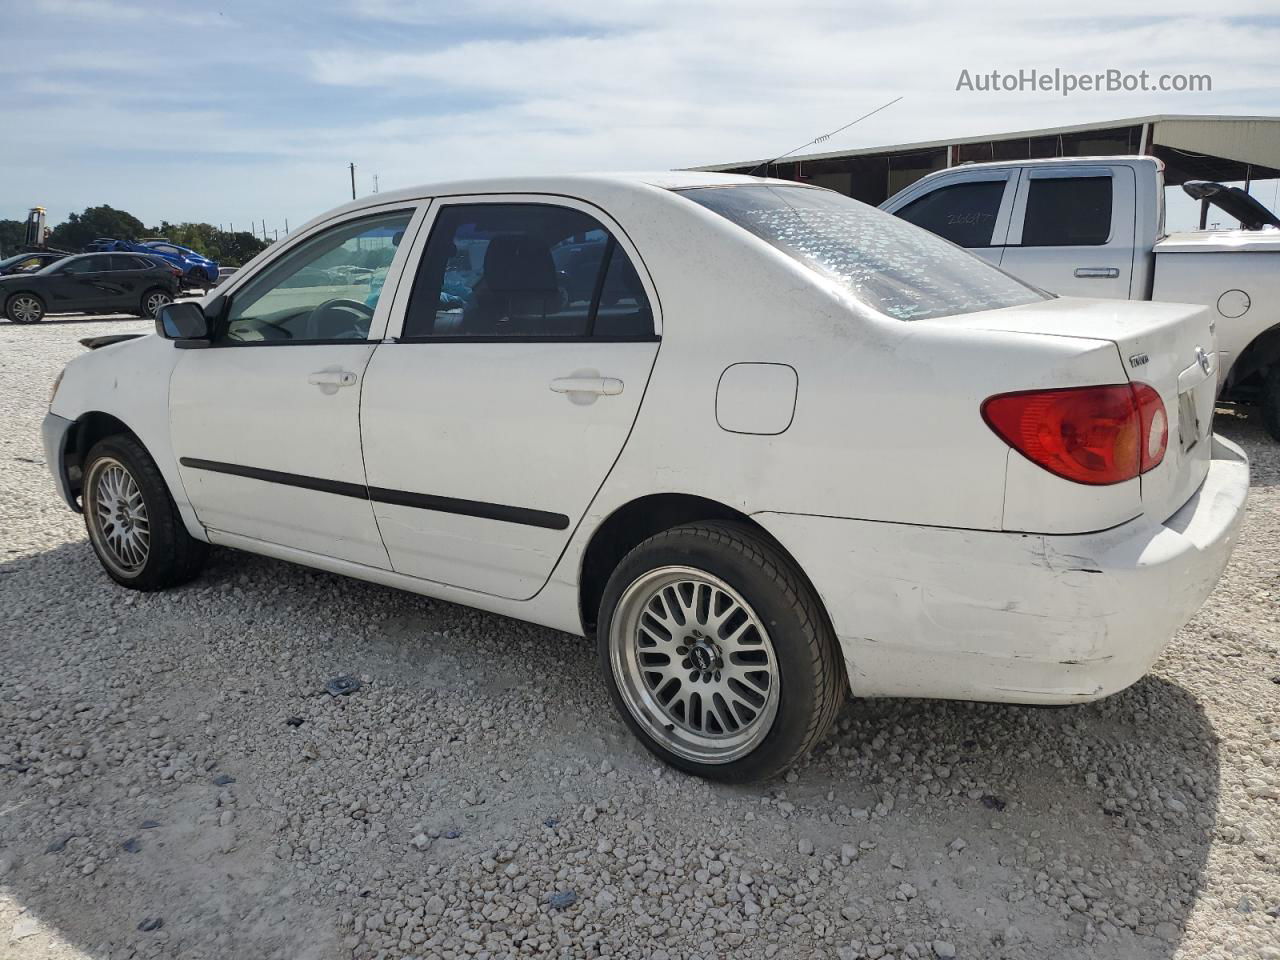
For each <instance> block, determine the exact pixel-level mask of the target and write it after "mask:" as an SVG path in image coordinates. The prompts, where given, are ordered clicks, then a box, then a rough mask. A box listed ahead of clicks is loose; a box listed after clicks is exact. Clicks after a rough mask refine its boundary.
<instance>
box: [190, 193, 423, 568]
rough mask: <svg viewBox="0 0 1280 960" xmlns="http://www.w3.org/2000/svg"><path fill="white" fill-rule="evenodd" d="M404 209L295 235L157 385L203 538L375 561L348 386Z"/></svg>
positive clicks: (356, 372) (396, 250)
mask: <svg viewBox="0 0 1280 960" xmlns="http://www.w3.org/2000/svg"><path fill="white" fill-rule="evenodd" d="M414 215H415V210H413V209H404V208H403V207H399V208H391V209H386V210H383V211H381V212H378V213H373V214H370V213H367V212H366V213H364V214H363V215H362V216H360V217H357V218H348V219H345V220H343V221H341V222H339V223H337V224H334V225H330V226H326V227H324V228H321V229H319V230H318V231H316V232H313V233H312V234H310V235H309V236H307V237H303V238H299V239H298V240H296V241H294V242H293V243H292V244H291V246H290V249H289V250H287V251H285V252H283V253H282V254H281V255H280V256H279V257H277V258H275V259H273V260H271V261H268V262H267V263H266V264H264V265H263V267H262V268H260V269H259V270H258V271H256V273H255V274H254V275H253V276H250V277H247V278H245V280H244V281H243V282H241V283H238V284H236V285H235V286H234V287H233V288H232V289H230V290H229V292H228V295H227V297H226V298H225V305H224V306H223V307H222V308H221V311H220V312H221V316H222V319H221V320H220V322H219V329H218V331H217V333H216V336H215V339H214V342H213V344H212V345H211V346H210V347H208V348H206V349H194V350H187V351H185V352H184V354H183V357H182V359H181V360H180V361H179V363H178V365H177V367H176V368H175V370H174V372H173V377H172V380H171V382H170V388H169V411H170V422H171V428H172V434H173V446H174V450H175V452H176V453H177V454H178V462H179V469H180V471H181V474H182V482H183V486H184V487H185V488H186V492H187V496H188V497H189V498H190V501H191V504H192V507H193V508H194V509H195V512H196V515H197V516H198V517H199V518H200V521H201V523H203V524H205V526H207V527H209V528H210V529H211V530H212V531H215V536H214V539H215V540H216V539H217V537H216V532H217V531H221V532H225V533H231V534H236V535H238V536H242V537H249V538H252V539H254V540H258V541H264V542H266V543H272V544H279V545H281V546H285V547H291V548H295V549H298V550H304V551H307V552H308V553H313V554H319V555H321V556H325V557H334V558H338V559H342V560H350V561H352V562H354V563H359V564H364V565H366V566H372V567H381V568H384V569H385V568H386V567H387V566H388V563H387V554H386V551H385V549H384V548H383V546H382V541H381V538H380V537H379V535H378V528H377V524H376V522H375V521H374V517H373V510H372V507H371V505H370V502H369V498H368V492H367V489H366V487H365V478H364V464H363V462H362V460H361V454H360V417H359V410H360V391H361V389H362V382H363V379H364V376H365V370H366V367H367V366H368V363H369V358H370V357H371V356H372V354H373V351H374V344H375V343H376V342H377V341H378V339H379V338H380V337H381V335H382V332H383V330H385V328H386V315H387V308H388V304H387V303H386V302H385V301H384V300H383V298H382V296H381V293H382V290H383V289H384V283H385V282H386V281H387V280H388V279H391V280H392V281H393V283H394V278H395V277H397V276H398V275H399V270H400V268H401V263H402V261H403V259H404V251H403V250H402V249H401V248H400V245H399V244H400V238H401V237H402V236H403V235H404V232H405V230H406V229H407V228H408V227H409V226H410V223H411V221H412V218H413V217H414ZM406 247H407V244H406ZM223 300H224V298H221V297H220V298H218V299H217V300H215V303H220V302H222V301H223ZM211 309H213V305H212V304H211Z"/></svg>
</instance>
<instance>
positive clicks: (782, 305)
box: [556, 191, 1132, 577]
mask: <svg viewBox="0 0 1280 960" xmlns="http://www.w3.org/2000/svg"><path fill="white" fill-rule="evenodd" d="M657 192H660V193H661V192H662V191H657ZM628 206H629V205H628V204H627V203H615V204H611V205H609V206H608V209H609V211H610V213H611V214H613V215H614V216H615V217H616V218H617V220H618V222H619V223H620V224H621V225H622V226H623V227H624V228H625V229H626V230H627V232H628V234H629V236H630V237H631V239H632V241H633V242H634V243H635V245H636V248H637V249H638V251H639V253H640V256H641V257H642V258H643V259H644V261H645V265H646V267H647V268H648V269H649V271H650V273H651V275H652V278H653V281H654V285H655V287H656V289H657V291H658V295H659V296H660V297H661V301H662V311H663V340H662V345H661V348H660V350H659V353H658V358H657V361H656V363H655V366H654V371H653V374H652V377H651V378H650V382H649V386H648V389H647V392H646V396H645V399H644V402H643V404H642V406H641V409H640V414H639V416H638V418H637V421H636V424H635V426H634V428H633V431H632V434H631V437H630V439H629V440H628V442H627V445H626V447H625V448H624V450H623V452H622V455H621V456H620V458H619V460H618V463H617V465H616V466H615V468H614V470H613V471H612V473H611V474H610V475H609V477H608V479H607V480H606V481H605V483H604V485H603V487H602V488H601V490H600V492H599V494H598V495H597V497H596V499H595V501H594V502H593V503H592V505H591V507H590V508H589V510H588V513H587V515H586V517H585V520H584V523H583V524H582V525H581V526H580V528H579V531H578V533H577V534H576V535H575V538H574V541H573V542H572V543H571V545H570V548H569V551H568V554H567V557H568V558H570V559H571V558H573V557H574V556H575V555H577V553H578V552H580V551H581V549H582V548H583V547H584V546H585V543H586V541H587V540H588V539H589V536H590V532H591V531H592V530H593V529H594V528H595V527H596V526H597V525H598V524H599V523H600V522H601V521H602V520H603V519H604V518H605V517H607V516H608V515H609V514H610V513H612V512H613V511H614V510H616V509H617V508H618V507H619V506H621V505H623V504H625V503H627V502H629V501H631V500H633V499H636V498H639V497H642V496H645V495H648V494H653V493H686V494H693V495H697V496H702V497H706V498H708V499H712V500H716V501H718V502H721V503H725V504H727V505H729V506H732V507H734V508H735V509H737V510H739V511H741V512H743V513H746V514H752V513H757V512H764V511H772V512H781V513H801V514H824V515H830V516H839V517H854V518H859V519H867V520H878V521H885V522H892V523H909V524H924V525H935V526H950V527H966V528H977V529H988V530H998V529H1001V526H1002V523H1003V519H1004V517H1003V514H1004V484H1005V470H1006V464H1007V461H1008V457H1009V448H1008V447H1007V446H1006V445H1005V444H1004V443H1003V441H1001V440H1000V439H999V438H998V437H996V436H995V435H994V434H993V433H992V432H991V430H990V429H989V428H988V427H987V426H986V424H985V423H984V422H983V420H982V417H981V414H980V406H981V403H982V401H983V400H984V399H985V398H986V397H988V396H989V395H991V394H992V393H995V392H999V390H1000V389H1002V388H1004V389H1010V390H1016V389H1028V388H1030V387H1035V386H1056V385H1069V384H1075V383H1079V382H1082V378H1084V379H1083V382H1097V368H1098V365H1099V364H1100V363H1105V364H1107V370H1108V371H1110V372H1111V373H1112V374H1113V375H1114V368H1115V366H1116V363H1117V361H1116V356H1115V348H1114V346H1113V345H1111V344H1109V343H1105V344H1100V343H1099V342H1097V341H1092V340H1080V339H1074V338H1068V337H1031V336H1027V335H1025V334H1011V333H1004V332H991V331H980V330H954V329H948V327H947V326H946V325H945V324H935V323H931V322H927V321H926V322H915V323H904V322H901V321H897V320H893V319H890V318H888V317H885V316H882V315H879V314H876V313H874V312H872V311H870V310H867V309H866V308H865V307H862V306H861V305H860V304H858V303H857V302H856V301H854V300H853V299H852V298H851V297H850V296H849V295H848V294H847V293H846V292H845V291H844V289H843V288H841V287H839V286H837V285H836V284H834V283H832V282H828V281H826V280H825V279H823V278H821V277H819V276H818V275H817V274H815V273H814V272H813V271H811V270H809V269H808V268H806V267H804V266H802V265H800V264H799V263H797V262H796V261H794V260H792V259H791V258H789V257H787V256H786V255H784V254H782V253H780V252H779V251H777V250H775V249H774V248H772V247H770V246H768V245H767V244H765V243H764V242H762V241H759V240H757V239H756V238H754V237H753V236H751V235H750V234H748V233H746V232H745V231H743V230H741V229H740V228H738V227H736V226H734V225H733V224H731V223H729V222H728V221H726V220H722V218H720V217H719V216H717V215H716V214H713V213H711V212H710V211H707V210H705V209H704V208H702V207H699V206H697V205H695V204H694V203H692V202H691V201H689V200H687V199H684V198H682V197H679V196H677V195H674V194H670V193H667V194H666V195H665V196H657V197H654V198H651V200H650V201H649V202H645V203H639V202H637V203H635V204H634V206H633V207H631V208H630V209H629V208H628ZM1100 357H1101V358H1105V359H1100ZM751 362H759V363H772V364H786V365H789V366H790V367H792V368H794V369H795V371H796V373H797V381H798V387H797V391H796V400H795V413H794V418H793V419H792V421H791V424H790V426H789V427H788V428H787V429H786V430H785V431H784V432H782V433H779V434H776V435H754V434H742V433H731V432H729V431H727V430H725V429H722V428H721V427H720V425H719V424H718V423H717V419H716V387H717V383H718V382H719V379H720V377H721V375H722V373H723V372H724V370H725V369H726V368H727V367H729V366H730V365H732V364H736V363H751ZM1126 499H1128V498H1126ZM1046 509H1051V507H1046ZM1129 516H1132V511H1129V512H1128V513H1127V514H1126V515H1125V516H1120V517H1117V521H1118V520H1123V519H1127V518H1128V517H1129ZM1104 525H1105V524H1099V526H1104ZM1095 529H1096V527H1095ZM568 571H575V573H574V574H573V575H576V564H574V563H572V562H570V563H564V562H562V563H561V565H560V568H559V569H558V570H557V573H556V577H568V576H570V573H568Z"/></svg>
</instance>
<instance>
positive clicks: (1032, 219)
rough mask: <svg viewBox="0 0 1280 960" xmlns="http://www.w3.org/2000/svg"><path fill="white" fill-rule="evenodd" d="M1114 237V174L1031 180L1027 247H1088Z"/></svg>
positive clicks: (1025, 230)
mask: <svg viewBox="0 0 1280 960" xmlns="http://www.w3.org/2000/svg"><path fill="white" fill-rule="evenodd" d="M1110 236H1111V178H1110V177H1049V178H1043V179H1033V180H1030V181H1028V186H1027V214H1026V218H1025V219H1024V221H1023V226H1022V245H1023V246H1024V247H1088V246H1098V245H1099V244H1103V243H1106V242H1107V240H1108V238H1110Z"/></svg>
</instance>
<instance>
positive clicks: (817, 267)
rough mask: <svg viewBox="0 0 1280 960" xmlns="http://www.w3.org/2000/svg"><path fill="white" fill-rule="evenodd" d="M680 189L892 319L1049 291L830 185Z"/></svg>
mask: <svg viewBox="0 0 1280 960" xmlns="http://www.w3.org/2000/svg"><path fill="white" fill-rule="evenodd" d="M681 193H682V195H683V196H685V197H687V198H688V199H689V200H692V201H694V202H695V203H698V204H700V205H702V206H704V207H706V208H707V209H709V210H713V211H715V212H716V213H718V214H720V215H721V216H723V217H724V218H725V219H727V220H730V221H732V222H733V223H735V224H737V225H738V226H740V227H742V228H743V229H744V230H746V231H748V232H750V233H753V234H755V235H756V236H757V237H759V238H760V239H762V240H764V241H765V242H766V243H769V244H770V245H772V246H774V247H776V248H777V249H779V250H781V251H782V252H783V253H785V254H787V256H789V257H792V258H793V259H795V260H797V261H799V262H800V263H802V264H804V265H805V266H806V267H808V268H810V269H811V270H813V271H815V272H816V273H818V274H821V275H822V276H824V277H828V278H830V279H832V280H834V281H836V282H837V283H839V284H841V285H842V286H844V287H845V288H846V289H848V290H849V292H850V293H852V294H853V295H854V296H855V297H856V298H857V299H858V300H859V301H861V302H862V303H864V304H865V305H866V306H868V307H870V308H871V309H872V310H876V311H878V312H880V313H883V314H886V315H887V316H890V317H893V318H894V319H897V320H927V319H930V318H932V317H946V316H952V315H954V314H961V313H974V312H976V311H978V310H996V309H999V308H1001V307H1011V306H1016V305H1018V304H1024V303H1035V302H1037V301H1040V300H1047V299H1049V295H1048V294H1046V293H1042V292H1041V291H1039V290H1036V289H1035V288H1034V287H1030V286H1028V285H1027V284H1025V283H1023V282H1022V281H1021V280H1016V279H1014V278H1013V277H1011V276H1009V275H1008V274H1007V273H1005V272H1004V271H1002V270H1000V269H999V268H997V267H993V266H992V265H991V264H989V263H987V262H986V261H985V260H983V259H981V258H980V257H978V256H976V255H975V254H972V253H969V252H968V251H966V250H962V249H960V248H959V247H957V246H955V245H954V244H952V243H948V242H947V241H946V240H943V239H942V238H941V237H937V236H935V235H934V234H932V233H929V232H928V231H926V230H921V229H920V228H919V227H916V226H914V225H913V224H910V223H907V222H906V221H904V220H900V219H898V218H897V217H895V216H893V215H892V214H888V213H885V212H883V211H881V210H877V209H875V208H874V207H869V206H867V205H866V204H864V203H859V202H858V201H857V200H854V199H852V198H850V197H846V196H843V195H842V194H839V193H835V192H833V191H831V190H820V189H816V188H814V187H774V186H765V185H763V184H762V185H760V186H754V185H753V186H744V187H737V186H734V187H700V188H694V189H689V190H684V191H681Z"/></svg>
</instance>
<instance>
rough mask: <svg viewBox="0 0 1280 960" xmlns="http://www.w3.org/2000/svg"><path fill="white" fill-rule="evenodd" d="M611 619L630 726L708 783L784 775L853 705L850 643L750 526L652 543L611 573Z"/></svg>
mask: <svg viewBox="0 0 1280 960" xmlns="http://www.w3.org/2000/svg"><path fill="white" fill-rule="evenodd" d="M598 623H599V624H600V629H599V635H598V641H597V642H598V654H599V658H600V665H601V669H602V671H603V673H604V676H605V682H606V683H607V685H608V687H609V692H610V694H611V695H612V697H613V700H614V704H615V706H616V707H617V708H618V710H619V712H620V713H621V714H622V717H623V719H624V720H625V721H626V722H627V725H628V726H629V727H630V728H631V730H632V731H633V732H634V733H635V734H636V736H638V737H639V738H640V740H641V742H642V743H644V745H645V746H646V747H647V748H648V749H649V750H650V751H652V752H653V753H654V754H656V755H657V756H658V757H659V758H661V759H662V760H664V761H666V762H667V763H669V764H671V765H672V766H675V767H678V768H680V769H681V770H684V771H686V772H688V773H692V774H696V775H697V776H700V777H706V778H708V779H712V780H723V781H728V782H746V781H751V780H760V779H765V778H769V777H773V776H776V775H777V774H779V773H781V772H782V771H784V770H785V769H786V768H787V767H789V766H790V765H791V764H793V763H794V762H795V761H796V760H798V759H799V758H800V757H802V756H804V754H806V753H807V752H808V751H809V750H811V749H812V748H813V747H814V745H816V744H817V743H818V741H820V740H821V739H822V737H823V736H824V735H825V734H826V733H827V731H828V729H829V728H830V726H831V723H832V721H833V720H834V719H835V715H836V711H837V709H838V708H839V706H840V704H841V702H842V701H843V693H844V671H843V670H842V669H841V668H840V665H841V660H840V656H839V648H838V644H837V642H836V638H835V635H834V633H833V632H832V630H831V627H830V626H829V624H828V623H827V620H826V617H825V616H824V615H823V613H822V611H821V608H820V605H819V603H818V600H817V597H815V596H814V594H813V590H812V589H811V588H810V587H809V586H808V584H807V582H806V581H805V580H804V578H803V577H802V576H801V575H800V573H799V572H798V571H797V570H796V569H795V568H794V566H793V565H792V563H791V562H790V561H789V560H788V559H787V558H786V557H785V556H783V555H782V553H781V552H780V551H779V550H778V549H777V548H776V547H774V546H773V545H771V544H770V543H768V542H767V541H766V540H764V539H763V538H761V537H760V536H758V535H757V534H756V533H755V532H754V531H752V530H751V529H750V528H748V527H746V526H745V525H738V524H733V523H706V524H694V525H690V526H684V527H677V528H675V529H672V530H668V531H666V532H664V533H660V534H657V535H655V536H653V537H650V538H649V539H648V540H645V541H644V542H643V543H641V544H640V545H639V546H637V547H636V548H635V549H633V550H632V551H631V552H630V553H629V554H627V556H626V557H625V558H623V560H622V562H621V563H620V564H619V565H618V568H617V569H616V570H615V571H614V573H613V575H612V576H611V577H610V579H609V583H608V585H607V586H606V588H605V592H604V596H603V598H602V600H601V604H600V619H599V620H598Z"/></svg>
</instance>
